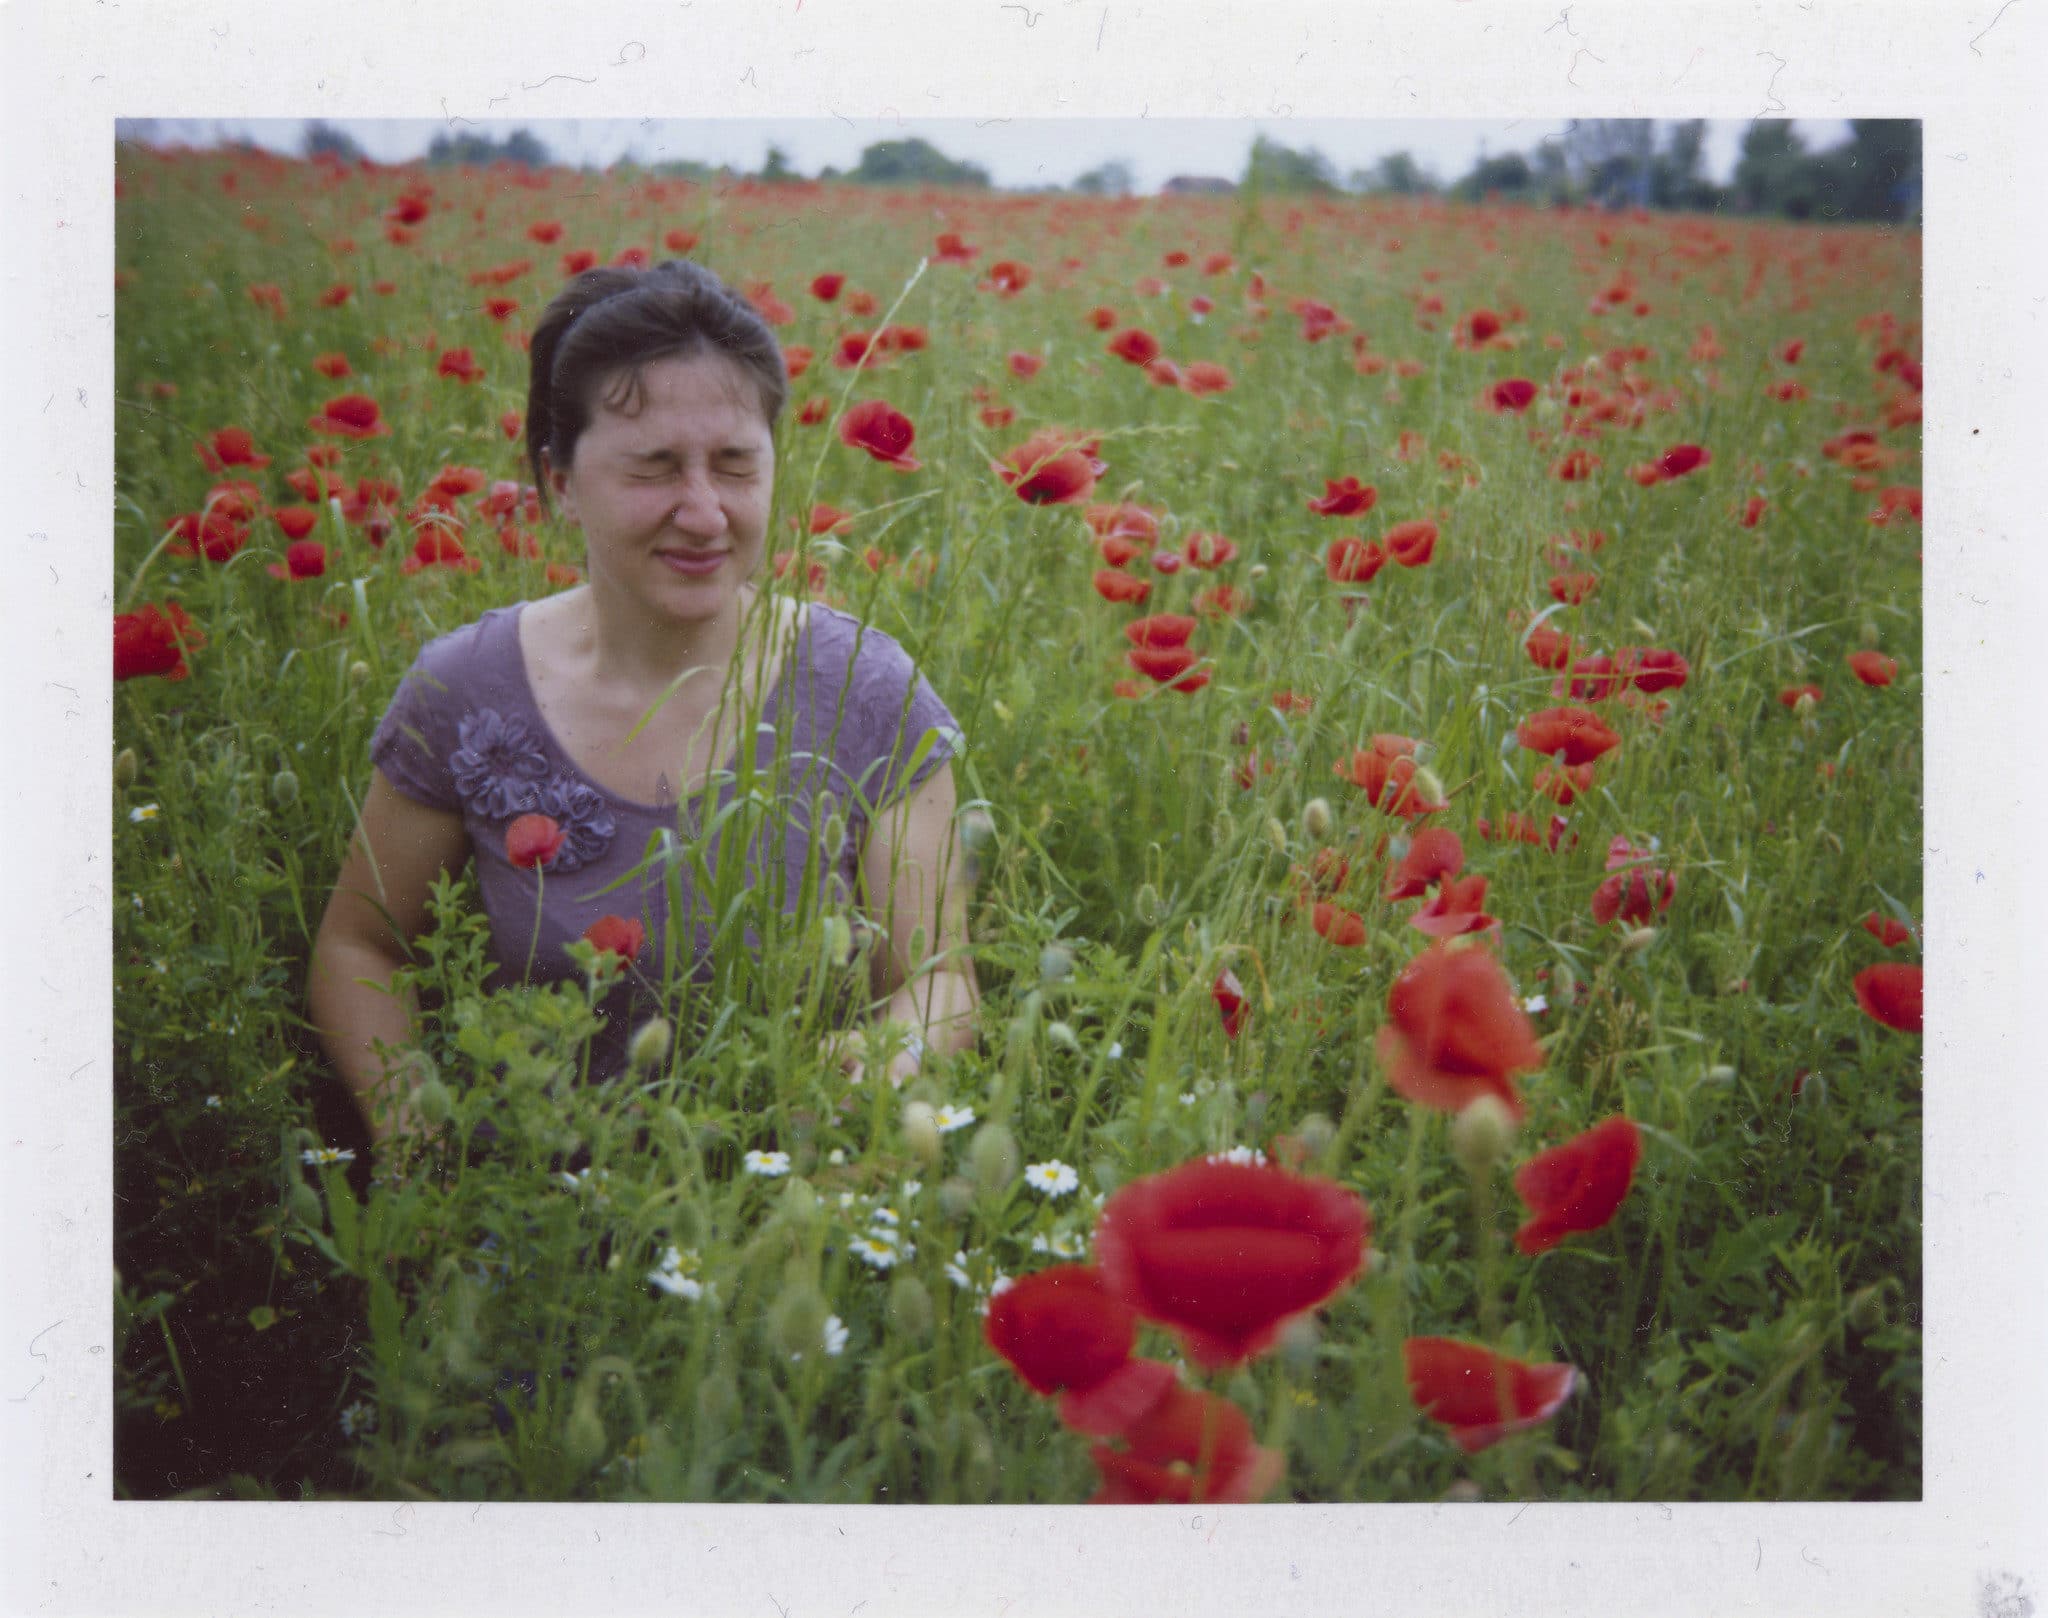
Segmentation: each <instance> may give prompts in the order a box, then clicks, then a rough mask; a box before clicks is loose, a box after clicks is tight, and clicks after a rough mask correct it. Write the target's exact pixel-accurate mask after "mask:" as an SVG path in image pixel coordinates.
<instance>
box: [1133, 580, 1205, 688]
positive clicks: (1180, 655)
mask: <svg viewBox="0 0 2048 1618" xmlns="http://www.w3.org/2000/svg"><path fill="white" fill-rule="evenodd" d="M1118 577H1119V578H1121V577H1122V575H1121V574H1119V575H1118ZM1124 659H1125V661H1126V662H1128V663H1129V664H1130V665H1131V667H1132V668H1134V669H1136V670H1137V671H1138V672H1139V673H1140V674H1142V675H1144V676H1145V677H1146V678H1148V679H1150V680H1153V681H1155V682H1156V683H1158V684H1160V685H1171V686H1172V687H1173V688H1174V690H1176V691H1199V690H1201V689H1202V687H1203V686H1205V685H1207V684H1208V683H1209V671H1208V670H1207V669H1202V670H1199V671H1196V672H1194V673H1190V672H1189V671H1190V670H1192V669H1194V667H1195V664H1196V663H1197V662H1199V661H1200V658H1199V657H1198V656H1197V655H1196V653H1195V652H1194V650H1193V649H1192V648H1191V647H1187V646H1137V647H1133V648H1132V649H1131V650H1130V651H1128V652H1126V653H1125V654H1124Z"/></svg>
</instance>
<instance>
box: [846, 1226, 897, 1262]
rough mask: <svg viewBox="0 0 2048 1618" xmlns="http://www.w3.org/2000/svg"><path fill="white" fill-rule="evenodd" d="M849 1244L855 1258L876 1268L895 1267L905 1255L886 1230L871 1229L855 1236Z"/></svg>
mask: <svg viewBox="0 0 2048 1618" xmlns="http://www.w3.org/2000/svg"><path fill="white" fill-rule="evenodd" d="M849 1245H850V1246H851V1247H852V1249H853V1256H854V1257H855V1258H857V1259H859V1260H860V1261H861V1262H862V1263H864V1264H866V1265H867V1266H868V1267H869V1268H870V1269H875V1270H888V1269H894V1268H895V1267H896V1265H897V1264H899V1263H901V1262H902V1260H903V1258H904V1256H905V1255H904V1252H903V1249H902V1248H900V1247H898V1246H897V1245H896V1242H895V1240H894V1238H893V1237H892V1236H891V1235H890V1233H888V1232H886V1231H879V1230H871V1231H869V1232H868V1233H867V1234H866V1235H865V1236H856V1237H854V1239H853V1241H852V1242H851V1243H850V1244H849Z"/></svg>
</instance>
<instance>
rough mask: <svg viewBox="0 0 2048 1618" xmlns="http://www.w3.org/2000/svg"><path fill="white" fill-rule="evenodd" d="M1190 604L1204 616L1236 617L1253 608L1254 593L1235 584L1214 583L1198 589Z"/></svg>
mask: <svg viewBox="0 0 2048 1618" xmlns="http://www.w3.org/2000/svg"><path fill="white" fill-rule="evenodd" d="M1189 604H1190V605H1191V606H1192V607H1193V608H1194V609H1195V612H1196V614H1197V615H1198V616H1200V617H1203V618H1235V617H1238V616H1239V615H1241V614H1243V613H1246V612H1249V611H1250V610H1251V606H1252V595H1251V592H1250V591H1248V590H1240V589H1239V588H1238V587H1237V586H1236V585H1234V584H1212V585H1210V586H1209V587H1208V588H1207V589H1206V590H1197V591H1196V592H1195V598H1194V600H1193V601H1192V602H1191V603H1189Z"/></svg>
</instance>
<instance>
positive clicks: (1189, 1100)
mask: <svg viewBox="0 0 2048 1618" xmlns="http://www.w3.org/2000/svg"><path fill="white" fill-rule="evenodd" d="M1199 1099H1200V1097H1198V1096H1197V1095H1196V1094H1195V1092H1194V1091H1192V1090H1183V1091H1181V1093H1180V1104H1181V1105H1182V1106H1183V1107H1192V1106H1193V1105H1194V1104H1195V1103H1196V1101H1198V1100H1199Z"/></svg>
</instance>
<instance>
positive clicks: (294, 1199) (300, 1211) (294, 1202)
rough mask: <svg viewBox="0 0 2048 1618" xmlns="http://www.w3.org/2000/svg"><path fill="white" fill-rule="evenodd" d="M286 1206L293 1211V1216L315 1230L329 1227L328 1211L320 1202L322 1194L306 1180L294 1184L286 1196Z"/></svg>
mask: <svg viewBox="0 0 2048 1618" xmlns="http://www.w3.org/2000/svg"><path fill="white" fill-rule="evenodd" d="M285 1206H286V1207H287V1208H289V1209H291V1211H292V1216H293V1217H294V1218H296V1219H298V1220H299V1221H300V1222H301V1223H302V1224H305V1225H309V1226H311V1227H312V1228H313V1229H314V1230H324V1229H325V1228H326V1227H327V1209H326V1207H325V1206H324V1205H323V1204H322V1203H321V1201H320V1193H319V1192H317V1191H315V1190H314V1189H313V1188H312V1187H311V1186H310V1185H308V1184H306V1182H305V1181H304V1180H294V1181H293V1182H292V1188H291V1190H290V1191H289V1192H287V1193H286V1195H285Z"/></svg>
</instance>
